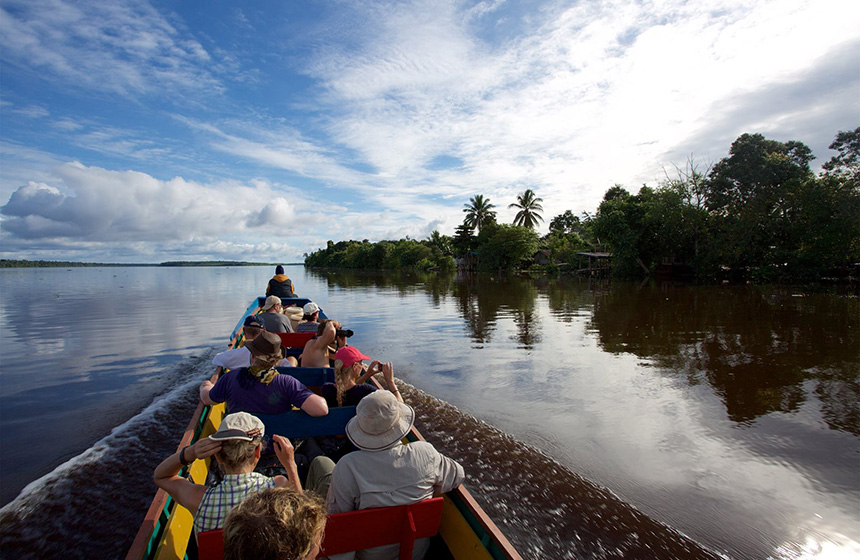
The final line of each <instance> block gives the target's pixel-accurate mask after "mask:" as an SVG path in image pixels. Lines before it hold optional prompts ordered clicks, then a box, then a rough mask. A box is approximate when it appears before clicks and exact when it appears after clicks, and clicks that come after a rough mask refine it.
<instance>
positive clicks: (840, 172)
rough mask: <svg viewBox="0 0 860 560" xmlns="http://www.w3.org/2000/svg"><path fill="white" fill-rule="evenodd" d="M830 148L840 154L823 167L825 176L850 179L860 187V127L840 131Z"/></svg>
mask: <svg viewBox="0 0 860 560" xmlns="http://www.w3.org/2000/svg"><path fill="white" fill-rule="evenodd" d="M828 147H829V148H830V149H831V150H837V151H838V152H839V154H838V155H835V156H833V157H832V158H830V160H829V161H828V162H827V163H825V164H824V165H823V166H822V167H823V168H824V171H825V174H826V175H832V176H836V177H842V178H845V179H849V180H851V181H853V182H854V185H855V186H858V185H860V126H858V127H857V128H855V129H854V130H845V131H840V132H839V133H838V134H837V135H836V139H835V140H834V141H833V143H832V144H830V146H828Z"/></svg>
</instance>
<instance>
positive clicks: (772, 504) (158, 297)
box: [0, 268, 860, 560]
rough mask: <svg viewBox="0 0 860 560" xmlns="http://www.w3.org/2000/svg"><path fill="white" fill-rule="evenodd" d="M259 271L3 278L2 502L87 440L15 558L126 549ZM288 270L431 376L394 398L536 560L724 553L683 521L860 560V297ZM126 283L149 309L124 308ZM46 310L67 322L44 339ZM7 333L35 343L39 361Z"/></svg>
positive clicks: (6, 523)
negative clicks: (17, 283) (59, 288)
mask: <svg viewBox="0 0 860 560" xmlns="http://www.w3.org/2000/svg"><path fill="white" fill-rule="evenodd" d="M269 272H270V271H269V270H267V269H232V270H230V269H227V270H214V271H213V270H208V269H197V270H192V269H186V270H158V269H145V270H139V271H123V272H119V273H118V274H117V273H116V272H115V271H114V270H111V269H109V270H107V271H105V270H101V271H99V270H90V271H83V272H80V271H78V272H74V273H72V274H71V275H70V276H67V277H64V278H65V280H64V281H66V282H67V283H68V284H69V285H68V286H66V288H67V289H68V291H69V292H70V293H68V294H65V293H63V294H59V296H57V297H55V300H56V301H55V300H51V299H50V297H54V296H53V294H43V295H38V294H36V295H34V296H31V292H32V291H33V290H34V289H37V288H40V287H42V286H41V284H40V283H39V281H36V282H32V281H28V282H22V285H21V288H20V289H21V293H20V294H17V293H14V292H10V290H9V287H8V286H9V284H8V283H5V284H3V288H4V293H3V295H4V299H3V300H2V301H0V320H2V324H3V326H4V330H5V331H6V332H7V333H8V336H7V339H6V341H7V343H6V344H7V345H5V346H4V352H3V365H4V367H3V369H2V373H0V375H2V376H3V377H2V380H3V382H2V385H0V396H2V398H3V403H4V406H3V407H2V409H0V416H2V430H3V450H4V455H5V457H4V459H3V464H4V471H3V475H4V476H3V479H4V480H3V486H4V492H6V488H8V487H14V485H15V484H17V479H11V480H13V481H12V483H11V484H10V476H9V473H10V469H17V470H16V471H15V472H14V473H13V474H15V475H16V476H17V475H19V474H21V473H23V475H22V476H26V475H27V474H28V472H40V473H41V472H49V471H51V470H52V469H53V467H54V465H57V464H59V463H61V462H63V460H64V459H66V458H69V457H73V456H75V455H78V454H79V453H80V455H78V456H77V457H75V458H73V459H71V460H70V461H68V462H66V463H65V464H63V465H62V466H60V467H59V468H57V469H54V470H53V472H50V473H49V474H48V475H47V476H46V477H43V478H42V479H40V480H38V481H36V482H35V483H33V484H31V485H30V486H29V487H28V488H27V489H26V490H25V491H24V493H23V494H22V495H21V496H20V497H19V498H17V499H16V500H14V501H13V502H11V503H9V504H7V505H6V506H5V507H4V508H3V509H2V510H0V555H2V556H3V558H6V557H9V558H28V557H30V558H46V557H47V558H50V557H71V558H93V557H104V558H117V557H123V556H124V555H125V552H126V550H127V547H128V546H129V544H130V543H131V540H132V539H133V537H134V535H135V532H136V530H137V528H138V526H139V524H140V522H141V521H142V519H143V516H144V514H145V512H146V509H147V507H148V506H149V503H150V501H151V500H152V497H153V496H154V493H155V486H154V485H153V483H152V479H151V474H152V470H153V469H154V467H155V465H156V464H158V462H160V460H161V459H163V457H165V456H167V455H169V454H170V453H172V452H173V451H175V448H176V445H177V442H178V438H179V435H180V434H181V432H182V430H183V429H184V427H185V426H186V424H187V422H188V420H189V419H190V416H191V414H192V412H193V410H194V406H195V405H196V402H197V392H196V387H197V385H198V384H199V382H200V380H201V379H202V378H204V377H206V376H208V374H209V373H210V372H211V366H210V364H209V359H210V358H211V353H212V352H214V351H215V350H216V349H211V351H210V346H211V345H212V344H214V342H213V340H214V337H217V338H218V339H222V340H223V337H224V335H225V334H226V332H227V331H228V330H229V329H230V328H232V326H233V325H234V324H235V320H236V318H237V317H238V313H239V312H240V311H241V309H244V306H245V305H246V304H247V302H248V301H249V300H250V298H251V297H252V296H255V295H257V292H258V288H262V286H264V285H265V281H266V280H267V279H268V277H269V274H268V273H269ZM56 273H59V274H62V273H63V271H56ZM290 273H291V276H293V278H294V281H296V282H297V286H298V289H299V291H300V293H301V292H304V293H308V294H313V295H315V297H316V299H317V301H319V302H320V303H321V304H323V307H324V308H325V309H326V311H327V312H329V313H330V314H333V315H334V316H335V317H336V318H339V319H344V320H346V323H345V326H347V327H349V328H355V329H356V336H355V337H354V339H352V342H353V343H354V344H355V345H356V346H358V347H359V348H361V349H362V351H364V352H365V353H370V355H373V356H375V357H376V356H378V357H380V358H383V359H385V360H391V361H393V362H394V363H395V366H396V373H397V375H398V377H399V378H400V379H405V380H406V381H409V382H410V383H411V384H412V385H414V386H415V387H418V388H419V389H426V391H427V392H426V393H425V392H423V391H422V390H419V389H414V388H411V387H408V386H407V387H406V391H405V392H406V398H407V400H408V401H410V402H412V403H413V404H415V406H416V410H417V412H418V423H417V425H418V427H419V429H420V430H421V431H422V433H423V434H424V435H425V437H427V439H428V440H430V441H431V442H433V443H434V444H435V445H437V447H439V449H440V450H441V451H442V452H444V453H446V454H448V455H449V456H451V457H453V458H455V459H457V460H458V461H460V462H462V463H463V465H464V466H465V468H466V471H467V486H468V487H469V488H470V490H471V491H472V492H473V494H474V495H475V497H476V499H477V500H478V501H479V502H480V503H481V505H482V506H483V507H484V508H485V509H486V510H487V511H488V513H489V514H490V516H491V517H492V518H493V520H494V521H495V522H496V523H497V524H499V525H500V526H501V527H502V528H503V530H504V532H505V533H506V534H507V535H508V536H509V538H510V539H511V541H512V542H513V543H514V545H515V546H516V547H517V548H518V549H519V550H520V552H521V553H522V554H523V556H524V557H525V558H594V559H603V558H643V559H645V558H648V559H650V558H656V559H670V558H682V559H683V558H715V557H716V556H715V555H714V554H713V553H712V552H709V551H708V550H707V549H706V548H703V547H702V546H700V545H698V544H696V543H695V542H694V541H693V540H690V539H688V538H686V537H685V536H683V535H682V534H681V533H679V532H678V530H681V531H684V532H685V533H687V534H692V535H693V536H694V537H695V540H697V541H699V542H703V543H705V544H706V545H707V547H709V548H710V549H714V550H718V551H723V552H724V553H726V554H727V555H729V556H732V557H735V558H751V559H752V558H755V559H765V558H778V559H780V560H800V559H803V560H807V559H813V558H814V559H816V560H830V559H837V558H838V559H840V560H841V559H842V558H851V557H860V546H858V544H857V542H858V540H860V538H858V535H860V528H858V519H860V479H858V476H857V473H858V472H860V445H858V443H860V442H858V438H860V404H858V395H860V379H858V369H860V368H858V365H860V352H858V351H860V344H858V323H860V318H858V309H860V306H858V302H857V300H856V298H851V297H847V298H845V297H839V296H833V295H830V294H825V295H821V296H816V295H809V296H806V297H795V294H794V293H793V292H792V291H791V290H790V289H789V290H786V289H767V288H762V289H759V288H755V289H753V288H748V287H733V288H720V287H683V286H681V287H677V286H668V287H667V286H636V285H623V284H617V283H616V284H614V285H610V284H593V285H592V284H587V283H579V282H576V281H570V280H566V279H561V280H551V281H549V280H544V279H536V280H530V279H529V280H522V279H494V278H490V279H487V278H483V279H454V278H453V277H444V276H440V277H435V276H421V277H411V276H398V275H350V274H340V273H335V274H318V273H305V271H303V270H302V269H300V268H298V269H292V270H290ZM13 274H19V273H13ZM20 274H21V275H24V276H26V275H27V274H37V275H38V276H44V277H46V278H50V275H51V273H46V272H42V271H40V272H38V273H27V272H22V273H20ZM117 276H119V278H117ZM123 276H125V278H124V277H123ZM13 277H15V276H12V275H7V276H4V277H2V278H0V280H5V279H8V278H13ZM112 279H113V280H112ZM75 282H79V283H80V285H79V284H76V283H75ZM45 284H48V285H49V286H53V285H54V283H53V282H45ZM47 296H50V297H47ZM123 296H130V299H129V300H128V301H135V302H137V304H136V305H132V307H131V308H130V309H127V310H125V311H124V312H123V310H120V309H118V308H117V302H122V301H127V300H125V299H123ZM28 297H32V300H30V299H27V298H28ZM213 303H214V304H216V305H217V306H218V307H216V306H212V304H213ZM46 306H47V307H46ZM207 306H210V308H209V309H208V311H207V312H206V313H208V315H206V313H204V314H203V315H200V313H201V312H200V311H199V310H201V309H205V308H207ZM120 307H121V306H120ZM846 308H847V309H848V312H846ZM64 309H65V310H66V311H65V315H64V311H63V310H64ZM51 313H53V314H54V315H53V316H54V317H55V319H56V321H61V320H71V321H72V322H71V323H69V325H67V326H63V327H57V328H56V329H55V332H53V334H52V335H51V337H49V338H48V339H47V340H46V342H49V343H50V344H34V341H40V340H43V332H44V331H43V330H42V329H40V328H36V326H37V325H41V322H40V321H38V320H37V319H38V318H43V317H45V316H48V315H50V314H51ZM75 320H79V321H87V322H86V323H85V324H78V323H75V322H74V321H75ZM123 327H125V328H127V329H132V331H133V334H132V335H131V336H129V335H128V334H125V333H124V332H123V331H122V330H118V329H122V328H123ZM207 328H208V329H209V332H206V329H207ZM8 341H11V342H8ZM12 343H14V344H15V345H16V347H18V346H19V345H20V346H21V347H22V348H39V349H40V350H41V351H42V352H41V353H38V354H37V355H36V356H35V362H33V363H29V362H28V361H27V360H28V359H29V357H28V356H27V353H26V352H19V353H18V354H16V353H15V352H11V353H10V352H9V350H10V346H9V345H8V344H12ZM202 348H205V350H204V351H202V352H201V349H202ZM11 349H14V348H11ZM218 349H220V348H218ZM193 354H197V355H198V356H199V357H189V355H193ZM66 366H68V367H66ZM428 393H432V394H433V395H434V397H431V396H430V395H429V394H428ZM158 395H161V396H160V397H157V398H156V401H155V402H154V403H153V404H152V405H151V406H149V407H147V408H146V409H145V410H143V411H142V412H139V413H138V411H140V409H141V408H143V407H144V406H146V403H148V402H150V401H151V400H152V398H153V396H158ZM129 396H130V397H131V398H132V399H138V400H139V401H140V402H134V403H132V405H133V406H129V403H128V402H127V400H125V399H128V398H129ZM437 397H439V398H441V399H443V400H444V401H447V402H450V403H453V405H455V406H452V405H449V404H447V403H446V402H443V401H440V400H438V399H437ZM135 407H137V408H135ZM457 407H459V408H457ZM461 409H462V410H468V411H469V413H470V414H474V415H475V416H477V417H479V418H481V419H482V420H485V421H488V422H491V423H492V424H493V425H494V426H496V428H494V427H491V426H490V425H488V424H485V423H484V422H482V421H480V420H476V419H475V418H474V417H473V416H472V415H470V414H464V413H462V412H460V410H461ZM130 417H131V419H130V420H129V418H130ZM111 426H117V427H116V428H114V430H113V431H112V433H111V434H110V435H108V436H106V437H103V436H104V434H105V433H107V431H108V430H110V427H111ZM497 428H498V429H497ZM35 434H38V436H36V435H35ZM94 441H95V442H96V443H95V444H93V443H92V442H94ZM522 441H525V442H527V443H528V444H530V445H524V444H523V443H520V442H522ZM57 449H62V452H61V453H59V454H57V453H56V450H57ZM10 450H11V451H14V452H16V453H17V452H18V451H20V452H21V453H20V460H19V459H17V457H18V456H19V455H13V456H10V455H9V452H10ZM34 450H36V451H38V452H34ZM72 450H76V451H72ZM57 457H63V459H60V460H57ZM27 480H30V479H27ZM18 488H20V486H18ZM606 488H610V489H611V491H610V490H607V489H606ZM16 491H17V489H16ZM12 495H13V496H14V494H12ZM7 499H9V498H4V501H6V500H7ZM658 520H659V521H658ZM669 525H671V526H672V527H675V528H677V529H672V528H669ZM852 526H853V528H852Z"/></svg>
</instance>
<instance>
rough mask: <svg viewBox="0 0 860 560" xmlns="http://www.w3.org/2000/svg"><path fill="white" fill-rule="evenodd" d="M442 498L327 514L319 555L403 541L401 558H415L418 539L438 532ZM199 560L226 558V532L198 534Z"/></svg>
mask: <svg viewBox="0 0 860 560" xmlns="http://www.w3.org/2000/svg"><path fill="white" fill-rule="evenodd" d="M441 520H442V498H431V499H428V500H423V501H421V502H418V503H417V504H410V505H407V506H392V507H385V508H371V509H361V510H358V511H350V512H347V513H334V514H330V515H328V516H327V517H326V526H325V537H324V538H323V542H322V547H321V549H320V553H319V555H318V556H317V558H321V557H324V556H329V555H331V554H341V553H344V552H352V551H354V550H364V549H366V548H373V547H375V546H382V545H386V544H394V543H400V560H408V559H410V558H412V549H413V548H414V546H415V539H421V538H425V537H432V536H433V535H435V534H436V533H438V532H439V524H440V522H441ZM197 547H198V550H199V558H200V560H221V559H222V558H224V534H223V532H222V531H221V530H220V529H219V530H217V531H206V532H205V533H199V534H198V535H197Z"/></svg>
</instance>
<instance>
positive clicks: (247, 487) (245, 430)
mask: <svg viewBox="0 0 860 560" xmlns="http://www.w3.org/2000/svg"><path fill="white" fill-rule="evenodd" d="M264 432H265V426H264V425H263V422H262V421H261V420H260V419H259V418H257V417H256V416H252V415H251V414H248V413H246V412H237V413H233V414H228V415H227V416H225V417H224V419H223V420H222V421H221V426H220V427H219V428H218V431H217V432H215V433H214V434H212V435H211V436H209V437H208V438H203V439H201V440H199V441H197V442H196V443H195V444H194V445H188V446H186V447H183V448H182V450H180V451H179V453H174V454H173V455H171V456H170V457H168V458H166V459H165V460H164V461H162V462H161V464H160V465H158V466H157V467H156V468H155V472H154V473H153V480H154V481H155V484H156V486H158V487H159V488H161V489H162V490H164V491H166V492H167V493H168V494H170V495H171V496H172V497H173V499H174V500H176V501H177V502H179V503H180V504H181V505H182V506H184V507H185V508H186V509H188V510H189V511H190V512H191V513H192V514H193V515H194V528H195V529H196V530H197V531H212V530H215V529H220V528H221V525H222V522H223V521H224V518H225V517H226V516H227V513H228V512H229V511H230V509H232V508H233V506H235V505H237V504H238V503H239V502H241V501H242V500H243V499H244V498H245V496H247V495H248V494H251V493H253V492H257V491H259V490H263V489H265V488H275V487H286V486H290V487H292V488H294V489H295V490H296V491H298V492H301V491H302V487H301V483H300V482H299V475H298V469H297V468H296V463H295V459H294V449H293V446H292V444H291V443H290V440H289V439H287V438H285V437H282V436H279V435H274V436H272V439H273V442H274V446H275V454H276V455H277V457H278V461H280V463H281V464H282V465H283V467H284V469H286V472H287V476H286V477H284V476H276V477H273V478H269V477H267V476H264V475H262V474H260V473H255V472H254V467H256V466H257V462H258V461H259V460H260V453H261V452H262V441H263V435H264ZM212 456H214V457H215V460H216V461H217V462H218V464H219V465H220V467H221V470H222V472H223V480H222V481H221V483H220V484H218V485H217V486H210V487H207V486H204V485H202V484H195V483H193V482H191V481H190V480H188V479H186V478H182V477H180V476H179V471H180V470H181V469H182V467H184V466H187V465H189V464H191V463H192V462H194V461H195V460H196V459H205V458H206V457H212ZM333 468H334V463H333V462H332V461H331V460H330V459H328V458H327V457H321V458H319V460H316V462H315V463H313V464H312V465H311V470H310V474H309V475H308V481H307V485H308V488H309V489H311V490H314V491H315V492H317V493H318V494H320V495H323V494H322V493H323V492H327V491H328V484H329V483H330V479H331V474H330V471H331V469H333Z"/></svg>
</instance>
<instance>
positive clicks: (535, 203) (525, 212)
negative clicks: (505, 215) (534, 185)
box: [508, 189, 543, 229]
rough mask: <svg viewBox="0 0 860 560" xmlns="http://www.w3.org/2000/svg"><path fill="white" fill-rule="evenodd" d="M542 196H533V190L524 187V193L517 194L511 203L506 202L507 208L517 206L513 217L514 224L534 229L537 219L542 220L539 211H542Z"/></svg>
mask: <svg viewBox="0 0 860 560" xmlns="http://www.w3.org/2000/svg"><path fill="white" fill-rule="evenodd" d="M541 202H543V199H542V198H539V197H535V192H534V191H533V190H531V189H526V190H525V192H524V193H522V194H518V195H517V201H516V202H514V203H513V204H508V208H519V209H520V211H519V212H517V215H516V217H515V218H514V225H515V226H523V227H527V228H529V229H534V228H535V226H537V225H538V221H541V222H542V221H543V217H542V216H541V215H540V214H539V212H543V206H541V204H540V203H541Z"/></svg>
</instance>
